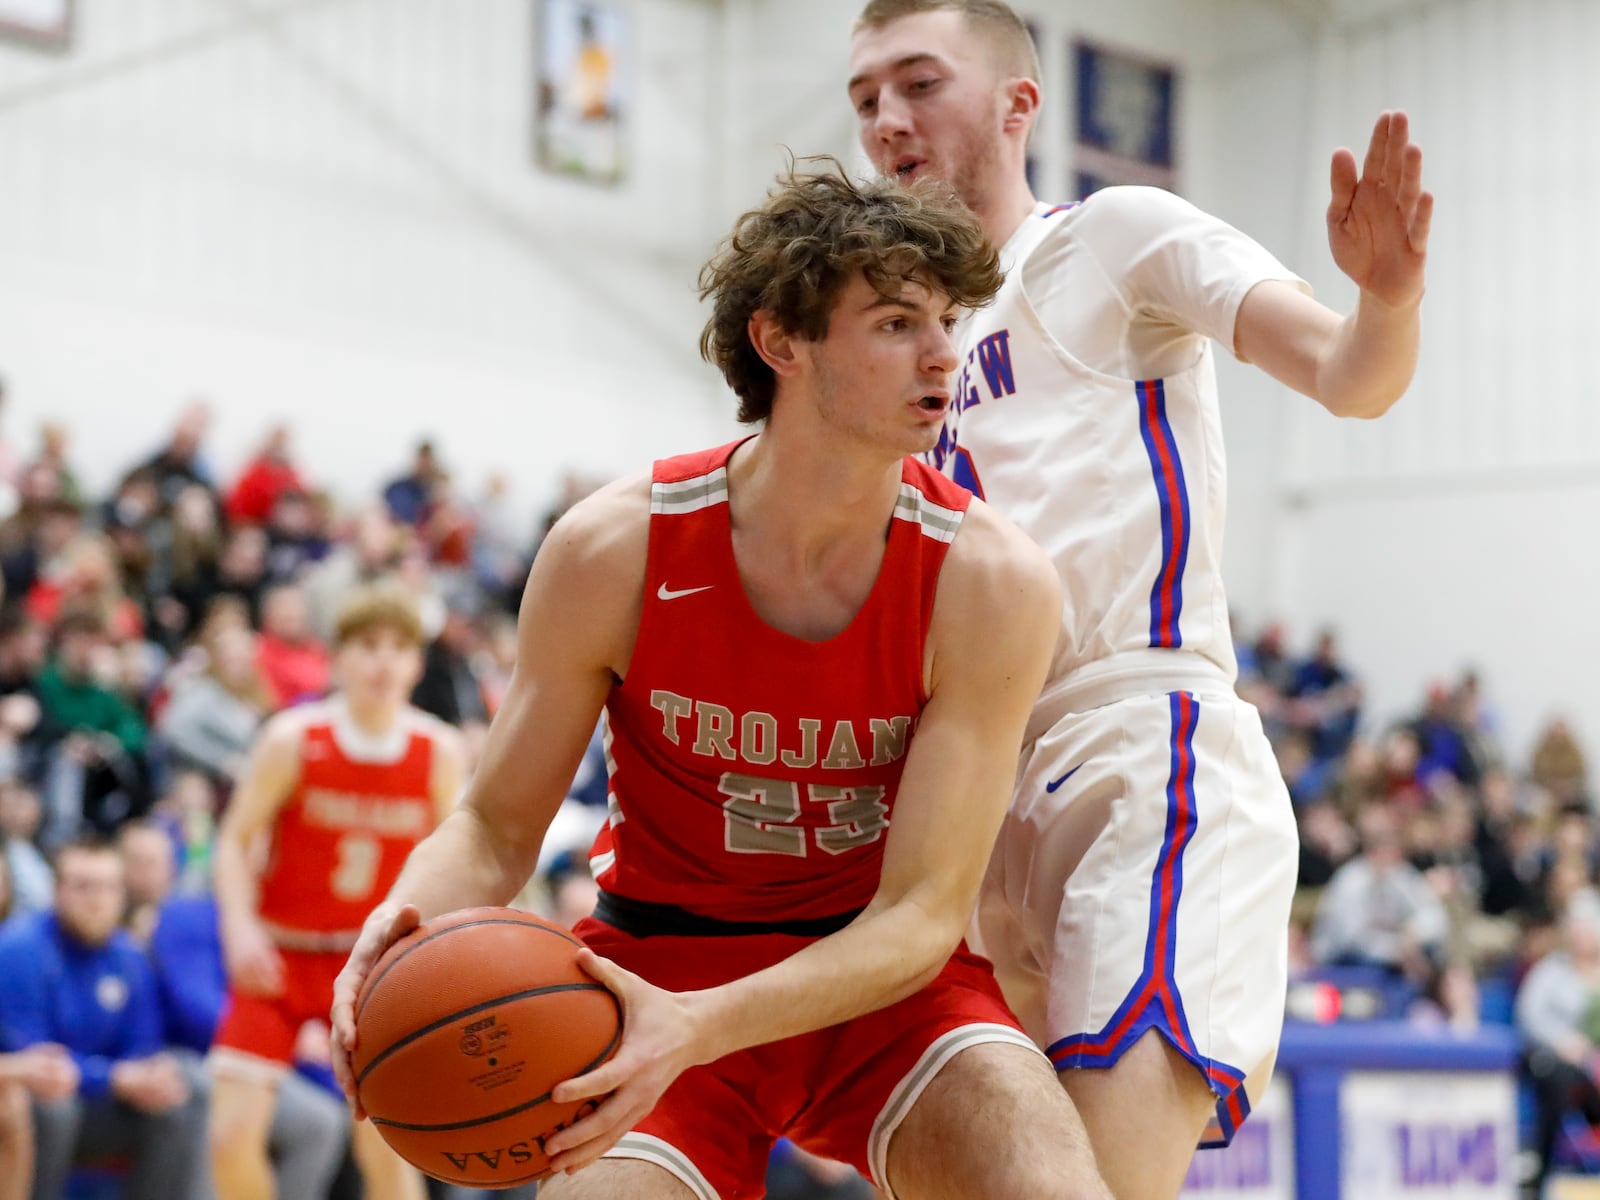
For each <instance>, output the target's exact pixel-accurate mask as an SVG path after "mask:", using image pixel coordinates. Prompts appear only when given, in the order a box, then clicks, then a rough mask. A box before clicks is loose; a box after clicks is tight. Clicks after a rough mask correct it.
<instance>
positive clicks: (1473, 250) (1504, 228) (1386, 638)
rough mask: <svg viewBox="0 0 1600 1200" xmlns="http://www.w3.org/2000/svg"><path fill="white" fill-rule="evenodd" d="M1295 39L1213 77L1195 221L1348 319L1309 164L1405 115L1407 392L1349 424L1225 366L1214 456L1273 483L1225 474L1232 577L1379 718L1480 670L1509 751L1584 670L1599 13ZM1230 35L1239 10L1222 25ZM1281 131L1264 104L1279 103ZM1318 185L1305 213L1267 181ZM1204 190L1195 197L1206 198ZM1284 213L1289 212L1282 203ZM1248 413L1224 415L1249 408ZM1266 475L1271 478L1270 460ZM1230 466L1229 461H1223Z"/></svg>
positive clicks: (1417, 12)
mask: <svg viewBox="0 0 1600 1200" xmlns="http://www.w3.org/2000/svg"><path fill="white" fill-rule="evenodd" d="M1331 11H1332V13H1333V16H1332V19H1331V20H1330V21H1329V22H1327V23H1326V24H1324V25H1322V26H1320V27H1319V26H1314V25H1308V26H1307V40H1306V41H1305V43H1304V44H1303V45H1302V46H1301V47H1299V48H1294V47H1292V46H1290V47H1284V48H1280V50H1279V51H1278V52H1277V53H1274V54H1270V55H1268V56H1266V57H1262V58H1256V59H1252V60H1249V61H1246V62H1243V63H1241V64H1240V66H1239V68H1238V69H1237V70H1236V71H1232V72H1228V73H1226V74H1222V73H1218V74H1216V75H1214V76H1212V77H1211V79H1210V80H1209V82H1208V84H1207V85H1206V86H1207V87H1208V88H1209V90H1211V91H1212V92H1213V95H1214V99H1213V105H1214V108H1215V114H1216V118H1215V123H1214V126H1213V130H1214V134H1215V137H1214V139H1213V140H1212V142H1211V143H1210V145H1209V147H1208V148H1206V149H1204V150H1202V151H1200V152H1202V153H1209V154H1210V156H1211V157H1212V158H1213V159H1214V161H1215V162H1216V163H1218V164H1221V165H1223V166H1224V168H1225V169H1224V170H1223V171H1222V172H1220V173H1219V174H1218V175H1217V176H1216V179H1215V183H1216V193H1215V195H1214V196H1213V197H1211V198H1210V199H1211V203H1208V205H1207V206H1208V207H1214V208H1216V209H1217V211H1221V212H1223V213H1224V215H1226V216H1228V217H1229V219H1231V220H1233V221H1235V223H1236V224H1239V225H1240V226H1241V227H1243V228H1245V229H1247V230H1249V231H1250V232H1252V233H1254V234H1256V235H1257V236H1258V237H1261V238H1262V240H1263V241H1266V242H1267V244H1268V245H1269V246H1271V247H1272V248H1273V249H1275V250H1278V251H1279V253H1280V254H1285V255H1286V256H1287V257H1288V260H1289V261H1290V262H1291V264H1292V265H1294V266H1295V267H1296V268H1297V269H1299V270H1300V271H1302V273H1304V274H1306V275H1307V277H1308V278H1309V279H1311V280H1312V282H1313V283H1314V284H1315V286H1316V287H1317V291H1318V294H1319V296H1320V297H1321V298H1322V299H1323V300H1325V301H1326V302H1328V303H1330V304H1333V305H1334V306H1335V307H1337V308H1340V309H1343V308H1345V307H1347V306H1348V304H1349V303H1350V302H1351V301H1352V300H1353V291H1352V289H1351V287H1350V285H1349V284H1348V282H1347V281H1345V280H1343V279H1342V278H1340V277H1339V276H1338V273H1337V271H1336V269H1335V268H1334V267H1333V264H1332V262H1331V258H1330V257H1329V255H1328V252H1327V249H1326V244H1325V240H1324V236H1323V233H1322V229H1321V206H1322V205H1323V204H1325V202H1326V200H1325V196H1326V190H1325V189H1326V169H1327V168H1326V163H1327V157H1328V154H1329V153H1330V152H1331V150H1332V148H1333V146H1334V145H1336V144H1337V143H1338V141H1344V142H1345V143H1346V144H1350V145H1353V146H1355V147H1356V148H1357V150H1358V153H1359V151H1360V148H1361V145H1362V144H1363V141H1364V138H1365V136H1366V131H1367V130H1368V129H1369V128H1370V124H1371V120H1372V118H1373V116H1374V115H1376V113H1377V112H1378V111H1380V110H1381V109H1383V108H1385V107H1404V108H1406V109H1407V110H1408V111H1409V112H1410V113H1411V116H1412V121H1413V128H1414V133H1415V136H1416V138H1417V140H1418V141H1419V143H1420V144H1421V145H1422V146H1423V148H1424V151H1425V154H1426V166H1425V174H1426V176H1427V183H1428V186H1429V187H1430V188H1431V189H1433V190H1434V191H1435V192H1436V194H1437V195H1438V213H1437V217H1436V220H1435V225H1434V236H1433V240H1432V243H1431V248H1430V263H1429V291H1428V296H1427V300H1426V302H1425V306H1424V349H1423V356H1422V362H1421V366H1420V368H1419V371H1418V375H1417V379H1416V382H1415V383H1414V385H1413V387H1412V389H1411V391H1410V392H1409V393H1408V394H1407V395H1406V396H1405V397H1404V399H1403V400H1402V401H1401V402H1400V403H1399V404H1398V405H1397V406H1396V407H1395V409H1394V410H1393V411H1392V412H1391V413H1390V414H1389V415H1388V416H1386V417H1385V418H1383V419H1382V420H1381V421H1377V422H1370V423H1366V422H1341V421H1335V420H1333V419H1332V418H1330V417H1328V416H1326V415H1325V414H1324V413H1322V412H1321V411H1320V410H1318V409H1317V408H1316V407H1315V406H1314V405H1311V404H1309V403H1307V402H1305V401H1303V400H1302V399H1300V398H1299V397H1295V396H1293V395H1290V394H1288V393H1286V392H1285V391H1284V390H1283V389H1281V388H1277V387H1275V386H1274V385H1273V384H1271V383H1270V381H1267V380H1264V379H1263V378H1262V377H1261V376H1260V375H1259V374H1258V373H1255V372H1251V371H1245V370H1242V369H1239V370H1235V371H1229V372H1227V373H1225V381H1226V382H1225V385H1224V386H1225V389H1226V390H1225V393H1224V401H1225V407H1226V409H1227V413H1226V418H1227V420H1228V434H1229V438H1230V448H1233V447H1237V446H1239V445H1252V446H1260V447H1265V448H1268V452H1269V453H1268V455H1267V458H1269V459H1273V460H1275V461H1276V464H1277V466H1276V471H1275V472H1274V471H1272V470H1271V468H1270V467H1269V470H1268V475H1269V482H1267V483H1266V484H1265V485H1264V486H1257V485H1255V484H1252V483H1246V482H1244V481H1243V480H1242V479H1241V477H1240V475H1239V474H1238V473H1237V471H1236V473H1235V476H1234V489H1233V491H1234V495H1233V500H1234V515H1235V520H1234V533H1235V534H1236V535H1237V534H1238V533H1239V532H1240V530H1241V529H1243V530H1247V531H1249V532H1250V533H1251V534H1252V535H1253V536H1251V537H1249V538H1247V539H1243V540H1241V539H1239V538H1237V537H1236V538H1235V539H1234V540H1233V541H1232V542H1231V543H1230V547H1229V555H1228V573H1229V580H1230V586H1231V588H1232V592H1233V595H1234V598H1235V600H1236V602H1237V604H1238V605H1239V606H1240V607H1241V608H1243V609H1244V610H1245V611H1246V612H1247V613H1248V614H1249V615H1250V616H1251V617H1253V618H1256V619H1261V618H1265V617H1267V616H1269V615H1281V616H1284V617H1286V618H1288V619H1289V621H1290V623H1291V624H1292V625H1293V626H1294V627H1296V628H1297V629H1299V630H1300V631H1301V632H1303V633H1304V632H1309V630H1310V629H1311V628H1312V627H1313V626H1315V625H1316V624H1319V623H1322V622H1324V621H1331V622H1332V623H1334V624H1336V625H1338V626H1339V627H1340V628H1342V629H1343V630H1344V631H1345V633H1346V637H1347V640H1348V642H1349V644H1350V648H1351V656H1352V658H1353V659H1354V660H1355V661H1356V662H1357V663H1359V664H1360V665H1361V666H1362V668H1363V670H1364V671H1365V672H1366V673H1367V674H1368V675H1369V677H1370V678H1371V682H1372V686H1373V708H1374V709H1375V711H1376V712H1377V713H1379V714H1384V715H1392V714H1394V713H1396V712H1398V711H1400V710H1401V709H1402V708H1404V707H1405V706H1406V705H1407V704H1409V703H1411V702H1412V701H1413V700H1414V698H1415V696H1416V693H1417V689H1418V687H1419V684H1420V682H1421V681H1422V680H1423V679H1425V678H1428V677H1431V676H1435V675H1443V674H1447V673H1449V672H1451V671H1452V670H1453V669H1454V668H1455V667H1456V666H1458V665H1459V664H1461V663H1463V662H1465V661H1469V660H1472V661H1477V662H1479V663H1480V664H1481V665H1482V666H1483V668H1484V669H1485V671H1486V674H1487V676H1488V679H1489V682H1490V684H1491V687H1493V688H1494V689H1495V690H1496V691H1497V692H1498V693H1499V695H1500V697H1501V699H1502V701H1503V707H1504V708H1505V710H1506V712H1507V716H1508V724H1509V729H1510V733H1511V735H1512V742H1513V745H1514V747H1515V748H1517V749H1521V748H1523V747H1525V746H1526V744H1527V742H1528V740H1529V739H1530V738H1531V737H1532V735H1533V734H1534V732H1535V727H1536V724H1537V722H1538V721H1540V720H1541V719H1542V717H1543V716H1544V715H1545V714H1547V713H1548V712H1549V711H1552V710H1554V709H1557V708H1561V709H1566V710H1569V711H1571V712H1572V713H1573V714H1574V715H1575V716H1576V718H1577V721H1578V723H1579V726H1580V728H1582V729H1583V730H1584V732H1585V733H1586V735H1587V736H1588V737H1589V738H1590V739H1591V740H1600V726H1596V724H1595V722H1594V720H1593V719H1592V718H1589V717H1587V716H1586V715H1585V707H1586V706H1585V705H1584V704H1583V699H1584V697H1585V694H1586V692H1587V691H1588V690H1589V688H1590V687H1591V686H1592V685H1591V683H1590V680H1591V679H1592V677H1593V674H1594V672H1595V669H1596V667H1597V665H1600V631H1597V630H1596V629H1595V627H1594V624H1593V622H1592V620H1591V619H1590V617H1589V615H1588V611H1587V610H1588V609H1589V608H1590V607H1591V604H1590V599H1589V598H1590V597H1591V596H1592V595H1593V594H1594V591H1595V589H1596V587H1597V586H1600V566H1596V565H1595V562H1594V556H1593V555H1592V554H1590V553H1589V552H1588V549H1587V547H1588V544H1589V542H1590V541H1592V539H1591V538H1590V537H1589V534H1588V531H1589V530H1590V529H1591V528H1592V526H1593V522H1594V520H1595V517H1596V516H1597V515H1600V420H1597V418H1596V415H1595V404H1596V400H1597V396H1596V389H1595V387H1594V385H1593V383H1592V381H1591V372H1590V370H1589V368H1588V358H1589V357H1590V352H1591V346H1592V344H1593V343H1594V341H1595V337H1596V333H1597V326H1596V322H1595V318H1594V312H1593V306H1592V304H1591V303H1590V302H1589V300H1588V297H1587V290H1588V289H1587V285H1588V284H1589V283H1590V281H1592V280H1593V279H1594V278H1595V277H1596V273H1597V271H1600V242H1597V241H1596V239H1595V238H1594V236H1593V233H1592V224H1593V222H1592V216H1591V210H1592V207H1593V206H1592V196H1593V195H1594V194H1595V187H1596V185H1597V184H1600V178H1597V175H1600V129H1597V127H1596V125H1595V123H1594V120H1593V114H1594V113H1596V112H1600V78H1597V77H1596V76H1595V74H1594V72H1593V69H1592V63H1593V61H1594V59H1595V56H1596V53H1597V52H1600V5H1596V4H1593V3H1590V2H1589V0H1434V2H1422V3H1419V2H1415V0H1360V2H1359V3H1358V2H1356V0H1340V2H1339V3H1336V4H1334V5H1332V6H1331ZM1239 15H1240V17H1241V18H1242V17H1243V14H1239ZM1297 102H1298V103H1299V104H1300V106H1301V107H1302V108H1303V109H1304V110H1306V111H1308V112H1309V114H1310V115H1309V118H1308V119H1307V120H1306V121H1304V122H1303V123H1301V124H1300V125H1298V126H1297V127H1295V128H1290V127H1289V123H1288V122H1285V121H1284V120H1283V119H1282V118H1281V117H1275V116H1273V115H1272V114H1270V113H1268V112H1264V111H1263V110H1264V109H1267V108H1269V107H1271V106H1273V105H1277V106H1281V107H1282V108H1283V109H1284V110H1285V111H1287V110H1289V109H1291V108H1293V107H1294V106H1295V105H1296V103H1297ZM1295 175H1298V177H1299V178H1301V179H1307V180H1312V181H1314V185H1315V186H1314V187H1312V188H1310V189H1309V190H1308V193H1307V194H1306V195H1305V196H1304V197H1302V198H1300V199H1291V198H1290V196H1289V193H1288V192H1287V191H1286V190H1285V189H1284V188H1283V187H1282V186H1280V185H1279V184H1277V183H1275V182H1274V181H1275V180H1282V181H1285V182H1286V181H1287V180H1289V179H1290V178H1291V177H1292V176H1295ZM1205 199H1206V198H1203V197H1202V202H1205ZM1286 200H1288V203H1285V201H1286ZM1241 401H1242V403H1241ZM1263 461H1265V460H1263ZM1236 466H1237V458H1236Z"/></svg>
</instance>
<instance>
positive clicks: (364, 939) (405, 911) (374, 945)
mask: <svg viewBox="0 0 1600 1200" xmlns="http://www.w3.org/2000/svg"><path fill="white" fill-rule="evenodd" d="M420 924H422V913H421V911H420V910H419V909H418V908H417V906H416V905H415V904H401V905H393V904H380V905H378V907H377V908H375V909H373V910H372V915H371V916H369V917H368V918H367V922H366V924H365V925H363V926H362V927H361V936H360V937H358V938H357V939H356V944H355V947H354V948H353V949H352V950H351V951H350V959H349V961H348V962H346V963H345V964H344V970H342V971H340V972H339V977H338V978H337V979H335V980H334V981H333V1011H332V1012H330V1013H329V1015H328V1023H329V1024H330V1025H331V1026H332V1027H333V1037H332V1051H333V1073H334V1076H335V1077H336V1078H337V1079H338V1080H339V1086H340V1087H341V1088H343V1089H344V1094H345V1099H347V1100H349V1101H350V1108H351V1111H352V1112H354V1113H355V1118H356V1120H358V1121H360V1120H364V1119H365V1118H366V1115H367V1113H366V1110H365V1109H363V1108H362V1107H361V1102H360V1101H359V1100H357V1099H356V1076H355V1071H354V1070H353V1069H352V1068H351V1066H350V1052H351V1051H352V1050H354V1049H355V1048H356V997H357V996H359V995H360V994H361V985H362V984H363V983H365V982H366V979H367V976H368V975H369V974H370V973H371V972H372V967H373V964H375V963H376V962H377V961H378V960H379V959H380V958H382V957H383V952H384V951H385V950H387V949H388V948H389V947H390V946H392V945H394V944H395V943H396V942H398V941H399V940H400V939H401V938H403V937H405V936H406V934H408V933H410V932H411V931H412V930H413V929H415V928H416V927H417V926H418V925H420Z"/></svg>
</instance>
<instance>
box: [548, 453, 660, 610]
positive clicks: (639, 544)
mask: <svg viewBox="0 0 1600 1200" xmlns="http://www.w3.org/2000/svg"><path fill="white" fill-rule="evenodd" d="M649 541H650V476H649V474H647V473H642V474H638V475H634V476H630V477H629V478H627V479H619V480H617V481H616V482H614V483H609V484H607V485H606V486H605V487H603V488H601V489H600V490H599V491H597V492H595V493H594V494H593V495H590V496H587V497H585V498H584V499H582V500H580V501H578V503H576V504H574V505H573V506H572V507H571V508H570V509H568V510H567V512H566V513H565V514H564V515H563V516H562V517H561V519H560V520H559V521H557V522H556V523H555V525H554V526H553V527H552V528H551V530H550V533H549V534H548V535H547V536H546V538H545V540H544V543H543V544H542V545H541V546H540V547H539V558H540V559H544V558H545V556H546V555H549V556H550V558H549V566H550V568H552V569H555V570H558V571H560V572H561V573H562V574H564V575H567V574H571V575H575V576H578V577H581V578H583V579H584V580H586V581H588V582H593V583H596V584H599V583H607V584H609V585H610V586H613V587H619V586H626V585H628V584H629V583H632V584H633V585H634V587H635V588H636V589H638V590H642V589H643V588H644V571H645V553H646V550H647V548H648V546H649ZM540 565H541V564H540V563H539V562H538V561H535V564H534V567H535V570H536V571H537V570H538V569H539V567H540Z"/></svg>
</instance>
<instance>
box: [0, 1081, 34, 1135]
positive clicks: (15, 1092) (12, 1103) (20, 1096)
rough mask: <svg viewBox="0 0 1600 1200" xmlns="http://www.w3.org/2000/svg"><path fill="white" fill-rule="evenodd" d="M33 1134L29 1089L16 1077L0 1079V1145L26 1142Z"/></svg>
mask: <svg viewBox="0 0 1600 1200" xmlns="http://www.w3.org/2000/svg"><path fill="white" fill-rule="evenodd" d="M32 1136H33V1117H32V1112H31V1106H30V1105H29V1103H28V1089H27V1088H25V1087H23V1086H22V1084H20V1083H18V1082H17V1081H16V1080H14V1079H7V1080H4V1081H0V1145H4V1144H6V1143H17V1142H26V1141H27V1140H28V1139H30V1138H31V1137H32Z"/></svg>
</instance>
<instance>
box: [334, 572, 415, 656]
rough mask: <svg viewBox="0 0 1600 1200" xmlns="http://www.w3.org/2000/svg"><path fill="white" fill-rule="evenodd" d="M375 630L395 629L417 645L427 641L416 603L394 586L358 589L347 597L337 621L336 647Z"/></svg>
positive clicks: (402, 636) (335, 628)
mask: <svg viewBox="0 0 1600 1200" xmlns="http://www.w3.org/2000/svg"><path fill="white" fill-rule="evenodd" d="M375 629H389V630H393V631H394V632H395V633H396V634H398V635H399V637H400V638H401V639H402V640H404V641H407V642H410V643H411V644H412V645H414V646H421V645H422V644H423V643H424V642H426V641H427V638H426V637H424V636H423V633H422V615H421V614H420V613H419V612H418V611H417V602H416V601H415V600H413V599H412V598H411V596H410V595H409V594H408V593H406V592H404V591H402V590H401V589H400V588H398V587H395V586H393V585H375V586H372V587H363V588H357V589H356V590H355V591H353V592H351V593H350V594H349V595H348V596H347V597H346V598H345V601H344V603H343V604H341V605H340V606H339V615H338V617H337V618H336V619H335V621H334V627H333V644H334V647H335V648H338V647H339V646H342V645H344V644H345V643H346V642H348V641H351V640H352V639H354V638H358V637H360V636H362V635H363V634H365V633H369V632H371V631H373V630H375Z"/></svg>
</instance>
